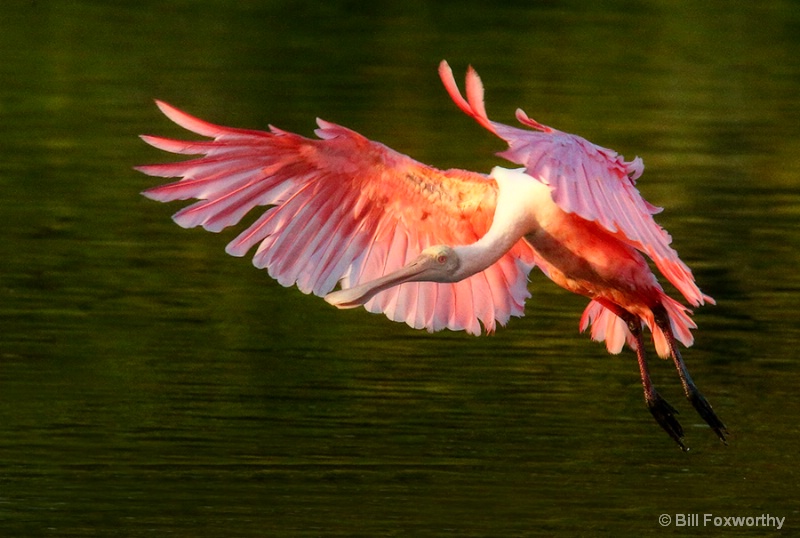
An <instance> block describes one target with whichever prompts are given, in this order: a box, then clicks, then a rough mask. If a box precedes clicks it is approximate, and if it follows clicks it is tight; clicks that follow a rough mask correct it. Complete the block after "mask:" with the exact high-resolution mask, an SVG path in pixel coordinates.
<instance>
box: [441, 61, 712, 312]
mask: <svg viewBox="0 0 800 538" xmlns="http://www.w3.org/2000/svg"><path fill="white" fill-rule="evenodd" d="M439 76H440V77H441V79H442V82H443V83H444V86H445V88H446V89H447V92H448V93H449V94H450V97H451V98H452V99H453V101H454V102H455V103H456V105H457V106H458V107H459V108H460V109H461V110H462V111H464V112H465V113H466V114H468V115H469V116H471V117H472V118H474V119H475V120H476V121H477V122H478V123H479V124H480V125H482V126H483V127H485V128H486V129H488V130H489V131H491V132H492V133H494V134H496V135H497V136H498V137H500V138H502V139H503V140H505V141H506V142H507V143H508V146H509V147H508V149H507V150H505V151H503V152H501V153H499V155H500V156H502V157H505V158H506V159H508V160H509V161H511V162H515V163H518V164H521V165H523V166H525V168H526V173H527V174H528V175H530V176H532V177H534V178H535V179H537V180H539V181H541V182H542V183H544V184H546V185H550V186H551V187H552V188H553V200H554V201H555V202H556V203H557V204H558V205H559V207H561V209H563V210H564V211H566V212H568V213H575V214H577V215H579V216H580V217H582V218H584V219H586V220H590V221H594V222H596V223H598V224H600V225H601V226H602V227H603V228H605V229H606V230H608V231H609V232H610V233H612V234H614V235H615V236H616V237H618V238H619V239H621V240H622V241H624V242H626V243H628V244H629V245H631V246H633V247H634V248H636V249H638V250H640V251H642V252H644V253H646V254H647V255H648V256H650V258H651V259H652V260H653V261H654V262H655V264H656V266H657V267H658V269H659V271H661V273H662V274H663V275H664V276H665V277H666V278H667V279H668V280H669V281H670V282H671V283H672V284H673V285H674V286H675V287H676V288H677V289H678V290H679V291H680V292H681V293H682V294H683V296H684V297H685V298H686V300H687V301H689V303H691V304H692V305H695V306H697V305H700V304H703V303H704V302H705V301H708V302H710V303H713V299H712V298H711V297H709V296H707V295H705V294H703V293H702V292H701V291H700V289H699V288H698V287H697V285H696V284H695V281H694V277H693V276H692V272H691V270H690V269H689V268H688V267H687V266H686V264H684V263H683V262H682V261H681V260H680V258H679V257H678V253H677V252H675V250H674V249H672V248H671V247H670V246H669V245H670V242H671V241H672V239H671V238H670V236H669V234H668V233H667V232H666V231H665V230H664V229H663V228H661V226H659V225H658V224H657V223H656V222H655V220H653V215H654V214H656V213H658V212H659V211H661V209H660V208H657V207H655V206H653V205H651V204H649V203H648V202H647V201H645V200H644V199H643V198H642V196H641V194H639V191H638V190H637V189H636V187H635V180H636V179H637V178H638V177H639V176H640V175H641V174H642V172H643V170H644V165H643V164H642V160H641V159H640V158H638V157H636V158H635V159H634V160H633V161H625V160H624V158H623V157H622V156H620V155H618V154H617V153H616V152H614V151H612V150H610V149H606V148H603V147H600V146H597V145H595V144H593V143H591V142H589V141H588V140H585V139H583V138H581V137H579V136H576V135H572V134H568V133H564V132H561V131H558V130H556V129H553V128H551V127H547V126H545V125H542V124H540V123H538V122H536V121H535V120H532V119H531V118H529V117H528V116H527V115H526V114H525V112H523V111H522V110H520V109H518V110H517V112H516V117H517V119H518V120H519V122H520V123H522V124H523V125H525V126H527V127H529V128H531V129H533V131H529V130H524V129H519V128H516V127H510V126H508V125H504V124H502V123H497V122H494V121H491V120H490V119H489V118H488V116H487V114H486V108H485V105H484V100H483V84H482V82H481V80H480V78H479V77H478V74H477V73H476V72H475V70H474V69H472V68H471V67H470V68H469V69H468V70H467V76H466V94H467V98H466V99H464V97H463V96H462V95H461V92H460V91H459V89H458V86H457V85H456V82H455V79H454V77H453V72H452V70H451V69H450V66H449V65H447V62H445V61H442V63H441V64H440V65H439Z"/></svg>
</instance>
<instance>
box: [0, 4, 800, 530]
mask: <svg viewBox="0 0 800 538" xmlns="http://www.w3.org/2000/svg"><path fill="white" fill-rule="evenodd" d="M0 30H2V31H1V32H0V53H2V54H1V56H0V57H2V61H0V77H2V78H0V80H1V81H2V84H0V118H2V129H0V189H2V197H0V212H1V213H0V214H2V215H3V225H2V228H0V234H2V235H0V258H1V259H2V260H3V262H2V265H1V266H0V320H1V321H2V326H0V534H2V535H3V536H114V535H117V536H143V535H149V536H383V535H397V536H520V535H554V534H568V535H614V536H618V535H635V536H641V535H646V534H653V535H663V534H670V533H673V534H678V533H684V532H686V531H690V533H692V534H695V533H696V534H703V535H705V534H710V533H715V534H719V533H722V532H725V534H727V535H731V534H755V535H760V534H771V533H772V532H774V531H773V529H772V528H767V529H765V528H764V527H763V526H762V527H754V528H745V529H741V528H731V527H714V526H713V520H711V522H709V523H708V525H709V526H706V527H702V526H701V527H700V528H697V529H687V528H685V527H679V526H676V525H675V522H676V520H677V515H678V514H701V517H700V520H701V522H702V519H703V517H702V514H712V516H721V517H725V516H728V517H730V516H753V517H755V516H760V515H762V514H770V515H772V516H778V517H781V518H785V520H784V523H783V529H784V532H786V531H787V530H788V531H790V532H791V531H794V532H797V529H800V503H798V493H799V492H798V481H800V476H799V473H798V471H797V464H796V461H795V459H796V454H797V448H798V445H799V444H800V428H798V417H799V416H800V396H798V391H797V387H798V385H799V384H800V383H799V382H800V367H799V366H798V363H797V361H796V355H797V350H798V348H800V330H798V323H797V321H798V303H799V302H800V278H799V277H798V272H797V267H798V262H799V261H800V259H799V258H800V256H798V246H800V239H799V236H798V232H800V226H799V225H800V128H798V117H800V114H799V112H800V106H798V105H800V97H798V96H800V9H798V5H797V3H796V2H790V1H785V2H777V1H775V2H773V1H770V2H752V3H744V2H742V3H736V5H734V4H733V3H727V2H707V3H698V2H627V1H609V2H598V3H596V4H593V5H591V6H590V5H587V3H585V2H532V3H527V2H519V3H516V5H512V6H510V7H491V8H488V7H486V6H484V5H482V4H480V3H477V2H437V3H426V2H411V3H406V4H399V3H394V2H371V3H369V4H363V3H358V2H326V3H320V5H316V4H313V3H302V2H255V1H250V2H248V1H243V2H235V3H234V2H222V1H217V2H204V3H193V2H182V1H160V2H132V3H129V4H125V5H123V4H119V3H116V2H100V1H94V2H92V1H74V2H55V1H48V0H36V1H22V0H11V2H7V5H5V4H4V7H3V14H2V18H0ZM442 58H447V59H448V60H449V61H450V62H451V64H452V65H453V66H454V68H455V69H456V70H457V71H463V68H464V67H465V66H466V65H467V64H468V63H472V64H474V65H475V66H476V67H477V68H478V69H479V70H480V72H481V74H482V76H483V78H484V81H485V82H486V85H487V91H488V95H487V100H488V107H489V113H490V115H492V116H493V117H494V118H495V119H497V120H500V121H506V122H511V121H513V118H512V114H513V110H514V108H515V107H517V106H522V107H523V108H525V109H526V110H527V111H528V113H529V114H530V115H531V116H532V117H535V118H537V119H538V120H540V121H542V122H544V123H547V124H550V125H553V126H555V127H558V128H561V129H564V130H567V131H571V132H576V133H579V134H582V135H584V136H586V137H588V138H589V139H591V140H593V141H595V142H597V143H600V144H602V145H605V146H609V147H613V148H614V149H617V150H618V151H620V152H621V153H623V154H625V155H627V156H628V157H629V158H630V157H633V156H634V155H640V156H641V157H643V158H644V160H645V163H646V165H647V167H648V168H647V171H646V172H645V175H644V177H643V178H642V180H641V181H640V188H641V190H642V191H643V192H644V194H645V196H646V197H647V198H648V199H649V200H651V201H652V202H654V203H656V204H659V205H664V206H666V207H667V210H666V211H665V213H664V214H662V215H661V216H660V217H659V221H660V222H661V223H662V224H664V225H665V226H666V227H667V228H668V229H669V230H670V232H671V233H672V235H673V237H674V238H675V246H676V247H677V248H678V250H679V252H680V253H681V255H682V257H683V258H684V260H686V261H687V262H688V263H689V264H690V265H691V266H692V267H693V268H694V271H695V274H696V276H697V278H698V281H699V282H700V285H701V287H703V289H704V290H705V291H706V292H708V293H710V294H711V295H713V296H714V297H715V298H716V299H717V301H718V303H719V304H718V306H716V307H705V308H702V309H700V310H699V311H698V312H697V313H696V321H697V322H698V324H699V325H700V330H699V331H698V332H697V343H696V345H695V346H694V347H693V348H691V349H690V350H687V352H686V353H685V357H686V359H687V361H688V363H689V365H690V368H691V369H692V372H693V373H694V375H695V379H696V381H697V382H698V384H699V385H700V386H701V387H702V388H703V389H704V391H705V393H706V395H707V396H708V398H709V399H710V400H711V401H712V403H713V404H714V406H715V409H716V410H717V411H718V413H719V414H720V416H721V417H722V418H723V420H724V421H725V422H726V423H727V425H728V426H729V428H730V430H731V432H732V435H731V440H730V446H727V447H725V446H722V445H721V444H720V443H719V442H717V441H716V440H715V438H714V436H713V434H712V433H711V432H710V431H709V430H708V428H707V427H706V426H705V425H704V424H702V423H701V422H700V420H699V419H698V418H697V417H696V416H695V414H694V413H693V412H692V410H691V409H690V408H689V406H688V405H687V404H686V403H685V402H684V401H683V400H682V398H681V394H680V387H679V384H678V382H677V379H676V376H675V375H674V371H673V369H672V367H671V366H670V365H669V364H667V363H657V364H654V365H653V368H654V376H655V379H656V382H657V383H658V385H659V386H660V387H662V392H663V394H664V395H665V397H667V398H668V399H669V400H671V401H672V403H673V404H675V405H676V406H678V408H679V410H680V411H682V415H681V419H682V421H683V423H684V426H685V428H686V430H687V432H686V433H687V442H688V444H689V445H690V446H691V447H692V451H691V452H689V453H686V454H685V453H681V452H680V451H679V450H678V449H677V448H676V447H675V446H674V444H673V443H672V442H671V441H670V440H669V438H668V437H667V436H666V435H665V434H664V433H663V432H662V431H661V430H660V429H659V428H658V426H657V425H656V424H655V423H654V422H653V421H652V419H651V418H650V416H649V414H648V413H647V411H646V409H645V408H644V406H643V403H642V397H641V389H640V386H639V380H638V373H637V368H636V364H635V361H634V358H633V356H632V354H631V353H630V352H626V353H624V354H623V355H621V356H619V357H610V356H608V355H607V354H606V353H605V350H604V348H603V346H601V345H598V344H594V343H591V342H590V341H589V339H588V337H587V336H586V335H579V334H577V330H576V329H577V322H578V318H579V316H580V313H581V311H582V309H583V306H584V300H582V299H581V298H578V297H572V296H569V295H568V294H566V293H565V292H562V291H561V290H559V289H556V288H555V287H554V286H553V285H552V284H550V283H549V282H548V281H547V280H546V279H544V278H543V277H541V276H540V275H533V276H532V282H531V289H532V291H533V298H532V299H531V300H530V301H529V303H528V317H526V318H524V319H514V320H513V321H512V322H511V323H510V326H509V327H508V328H506V329H501V330H499V331H498V333H497V334H496V335H494V336H492V337H483V338H473V337H467V336H465V335H463V334H456V333H440V334H435V335H429V334H427V333H424V332H415V331H412V330H411V329H409V328H407V327H405V326H403V325H399V324H393V323H390V322H388V321H387V320H386V319H385V318H383V317H381V316H374V315H369V314H367V313H365V312H363V311H358V312H352V311H351V312H338V311H335V310H334V309H333V308H331V307H329V306H328V305H326V304H325V303H324V302H323V301H321V300H319V299H318V298H314V297H307V296H304V295H302V294H300V293H299V292H297V291H296V290H294V289H284V288H282V287H280V286H279V285H277V284H276V283H274V282H272V281H271V280H270V279H269V278H268V276H267V275H266V274H265V273H263V272H259V271H256V270H255V269H253V268H252V267H251V266H250V264H249V263H248V262H247V261H245V260H239V259H234V258H229V257H227V256H226V255H225V254H224V252H223V246H224V244H225V243H226V242H227V241H228V240H230V239H231V238H232V237H233V235H234V233H235V232H223V233H222V234H221V236H218V235H213V234H208V233H205V232H202V231H196V230H192V231H186V230H182V229H180V228H178V227H177V226H175V225H173V224H172V223H171V222H170V220H169V215H170V214H171V213H172V212H174V211H175V210H177V206H172V207H166V206H163V205H160V204H155V203H152V202H150V201H147V200H145V199H143V198H142V197H140V196H139V194H138V193H139V191H140V190H142V189H144V188H146V187H148V186H151V185H152V184H153V181H152V180H151V179H149V178H146V177H145V176H142V175H140V174H137V173H136V172H134V171H132V170H131V167H132V166H133V165H136V164H142V163H147V162H154V161H158V160H160V159H162V158H163V156H162V155H160V154H158V153H157V152H155V151H154V150H152V149H150V148H147V147H146V146H145V145H144V144H142V143H141V142H140V141H139V140H138V139H137V138H136V135H138V134H140V133H143V132H149V133H158V134H166V135H178V134H180V131H179V130H178V129H177V128H175V127H174V126H172V125H170V124H169V123H168V122H167V121H166V120H164V119H163V118H161V117H160V116H159V114H158V113H157V111H156V109H155V107H154V106H153V104H152V101H151V99H152V98H154V97H158V98H161V99H165V100H167V101H170V102H172V103H174V104H175V105H178V106H180V107H182V108H185V109H187V110H189V111H191V112H193V113H195V114H198V115H200V116H202V117H205V118H207V119H209V120H212V121H217V122H220V123H227V124H231V125H237V126H243V127H254V128H263V127H265V126H266V124H267V123H273V124H275V125H278V126H280V127H283V128H285V129H290V130H295V131H298V132H301V133H304V134H310V133H311V131H312V128H313V118H314V117H315V116H321V117H324V118H326V119H328V120H331V121H336V122H340V123H343V124H345V125H348V126H350V127H352V128H355V129H357V130H359V131H361V132H362V133H364V134H365V135H367V136H369V137H371V138H374V139H378V140H381V141H383V142H384V143H387V144H389V145H390V146H392V147H395V148H397V149H398V150H400V151H403V152H406V153H409V154H411V155H413V156H414V157H416V158H418V159H420V160H422V161H425V162H429V163H431V164H434V165H437V166H439V167H450V166H459V167H464V168H472V169H476V170H489V169H490V168H491V167H492V166H494V165H496V164H502V162H501V161H500V160H499V159H497V158H495V157H493V156H492V153H493V152H494V151H498V150H500V149H502V146H501V145H500V144H499V143H498V142H496V141H495V140H494V139H492V137H491V136H489V135H487V134H486V133H484V132H482V131H481V129H480V128H478V127H477V126H475V125H473V124H472V123H471V122H470V121H469V120H468V119H467V118H465V117H463V116H462V115H461V114H460V113H459V112H458V111H457V110H456V109H455V107H454V106H453V105H452V104H451V103H450V102H449V100H448V99H447V97H446V95H445V93H444V91H443V90H442V89H441V87H440V85H439V82H438V79H437V76H436V71H435V69H436V65H437V63H438V62H439V60H441V59H442ZM660 514H668V515H670V516H671V517H672V518H673V521H672V524H671V525H669V526H667V527H662V526H661V525H660V524H659V521H658V517H659V515H660Z"/></svg>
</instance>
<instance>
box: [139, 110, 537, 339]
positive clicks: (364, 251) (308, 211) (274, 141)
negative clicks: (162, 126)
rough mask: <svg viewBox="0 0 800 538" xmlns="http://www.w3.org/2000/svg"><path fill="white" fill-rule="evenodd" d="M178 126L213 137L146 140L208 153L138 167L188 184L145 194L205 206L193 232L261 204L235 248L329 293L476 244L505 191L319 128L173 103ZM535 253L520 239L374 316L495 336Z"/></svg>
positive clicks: (376, 301) (376, 307) (410, 290)
mask: <svg viewBox="0 0 800 538" xmlns="http://www.w3.org/2000/svg"><path fill="white" fill-rule="evenodd" d="M157 104H158V107H159V108H160V109H161V111H162V112H163V113H164V114H165V115H166V116H167V117H168V118H170V119H171V120H172V121H174V122H175V123H177V124H178V125H180V126H182V127H184V128H186V129H188V130H190V131H193V132H195V133H197V134H200V135H203V136H206V137H210V138H212V140H200V141H180V140H172V139H167V138H162V137H155V136H143V137H142V138H143V139H144V140H145V142H147V143H148V144H150V145H152V146H154V147H156V148H159V149H162V150H165V151H169V152H172V153H179V154H189V155H202V157H199V158H195V159H191V160H188V161H182V162H175V163H169V164H155V165H147V166H140V167H138V168H137V170H140V171H141V172H144V173H145V174H148V175H152V176H160V177H178V178H181V179H180V180H179V181H176V182H174V183H169V184H166V185H162V186H159V187H155V188H151V189H148V190H146V191H145V192H144V193H143V194H144V195H145V196H147V197H148V198H152V199H154V200H159V201H162V202H168V201H173V200H187V199H192V198H194V199H198V200H199V201H198V202H195V203H193V204H192V205H189V206H188V207H185V208H184V209H182V210H180V211H178V212H177V213H176V214H175V215H174V216H173V218H174V220H175V222H177V223H178V224H179V225H181V226H183V227H184V228H191V227H195V226H202V227H203V228H205V229H206V230H209V231H213V232H218V231H220V230H222V229H223V228H226V227H228V226H232V225H235V224H237V223H238V222H239V221H240V220H241V219H242V217H243V216H244V215H245V214H246V213H248V212H249V211H251V210H252V209H254V208H255V207H256V206H272V207H269V208H268V209H267V210H266V211H265V212H264V213H263V215H261V217H260V218H258V219H257V220H256V221H255V222H254V223H253V224H252V225H250V226H249V227H248V228H247V229H246V230H244V231H243V232H242V233H241V234H239V236H238V237H236V238H235V239H234V240H233V241H231V242H230V243H229V244H228V246H227V249H226V250H227V252H228V253H229V254H231V255H234V256H244V255H245V254H246V253H247V252H248V251H249V250H250V249H251V248H252V247H255V246H257V249H256V252H255V255H254V258H253V263H254V265H255V266H256V267H259V268H266V269H267V270H268V271H269V274H270V276H272V277H273V278H275V279H276V280H278V282H280V283H281V284H282V285H284V286H291V285H293V284H296V285H297V287H298V288H299V289H300V290H301V291H302V292H304V293H314V294H315V295H319V296H324V295H325V294H327V293H328V292H330V291H331V290H333V288H334V287H335V286H336V283H337V282H339V281H340V280H341V282H342V285H343V286H345V287H349V286H351V285H354V284H356V283H359V282H364V281H368V280H372V279H375V278H377V277H380V276H382V275H383V274H385V273H387V272H389V271H392V270H395V269H398V268H400V267H402V266H403V265H405V264H406V263H408V262H409V261H411V260H412V259H414V258H415V257H416V256H417V255H418V254H419V253H420V252H421V251H422V250H423V249H424V248H426V247H428V246H431V245H435V244H449V245H463V244H469V243H474V242H475V241H477V240H478V239H479V238H480V237H481V236H482V235H484V234H485V233H486V231H487V230H488V229H489V226H490V224H491V221H492V216H493V214H494V208H495V203H496V197H497V185H496V183H495V182H494V180H492V179H491V178H488V177H487V176H483V175H481V174H476V173H472V172H467V171H462V170H446V171H441V170H437V169H435V168H432V167H430V166H426V165H424V164H422V163H419V162H417V161H414V160H413V159H411V158H409V157H407V156H405V155H402V154H400V153H397V152H395V151H393V150H392V149H390V148H388V147H386V146H383V145H381V144H378V143H376V142H372V141H370V140H368V139H366V138H365V137H363V136H362V135H360V134H358V133H356V132H354V131H351V130H349V129H346V128H344V127H341V126H339V125H336V124H333V123H329V122H326V121H323V120H317V123H318V125H319V129H317V130H316V133H317V135H318V136H319V137H320V139H309V138H305V137H302V136H299V135H296V134H293V133H289V132H286V131H282V130H280V129H276V128H274V127H270V131H269V132H263V131H253V130H244V129H233V128H229V127H222V126H219V125H213V124H210V123H207V122H205V121H203V120H200V119H197V118H194V117H192V116H190V115H188V114H186V113H184V112H182V111H180V110H178V109H176V108H174V107H172V106H170V105H168V104H166V103H163V102H157ZM532 265H533V253H532V251H531V249H530V247H528V246H527V244H526V243H525V242H524V241H520V242H519V243H518V244H517V245H516V246H515V247H514V249H512V250H511V251H509V252H508V253H507V254H506V255H505V256H504V257H503V258H501V259H500V260H499V261H498V262H497V263H495V264H494V265H492V266H491V267H489V268H488V269H486V270H485V271H483V272H481V273H478V274H476V275H474V276H472V277H470V278H468V279H465V280H463V281H461V282H458V283H455V284H436V283H431V282H421V283H408V284H403V285H402V286H398V287H396V288H393V289H390V290H387V291H385V292H382V293H380V294H378V295H376V296H375V297H374V298H373V299H372V300H370V301H369V302H368V303H367V304H366V305H365V307H366V308H367V309H368V310H369V311H371V312H383V313H385V314H386V315H387V316H388V317H389V318H390V319H392V320H394V321H405V322H406V323H408V324H409V325H411V326H412V327H415V328H422V327H425V328H427V329H428V330H431V331H433V330H438V329H442V328H444V327H447V328H450V329H452V330H462V329H465V330H467V331H469V332H470V333H474V334H479V333H480V332H481V327H480V324H479V321H480V323H482V324H483V325H484V327H485V329H486V330H487V331H493V330H494V328H495V320H497V321H499V322H500V323H501V324H505V323H506V322H507V321H508V319H509V317H510V316H511V315H515V316H520V315H522V314H523V309H524V302H525V299H526V298H527V297H529V296H530V295H529V293H528V291H527V274H528V271H530V268H531V267H532Z"/></svg>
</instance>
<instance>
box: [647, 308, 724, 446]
mask: <svg viewBox="0 0 800 538" xmlns="http://www.w3.org/2000/svg"><path fill="white" fill-rule="evenodd" d="M653 316H654V317H655V322H656V325H658V328H659V329H661V332H663V333H664V336H666V337H667V343H668V344H669V353H670V355H671V356H672V361H673V362H674V363H675V368H676V369H677V370H678V376H679V377H680V378H681V384H682V385H683V392H684V393H685V394H686V398H687V399H688V400H689V401H690V402H692V406H693V407H694V408H695V409H696V410H697V412H698V413H699V414H700V416H701V417H702V418H703V420H705V421H706V423H707V424H708V425H709V426H711V429H712V430H714V433H716V434H717V436H718V437H719V439H720V441H722V442H723V443H725V444H726V445H727V444H728V442H727V441H726V440H725V435H726V434H727V433H728V430H727V428H725V424H723V423H722V421H721V420H720V419H719V417H717V414H716V413H714V410H713V409H712V408H711V404H710V403H708V400H706V398H705V396H703V395H702V393H701V392H700V391H699V390H698V389H697V386H696V385H695V384H694V381H692V376H691V375H689V370H688V369H687V368H686V364H685V363H684V362H683V357H681V353H680V351H679V350H678V346H677V344H676V343H675V336H674V335H673V334H672V325H671V323H670V321H669V315H668V314H667V311H666V310H665V309H664V307H663V306H658V307H656V308H653Z"/></svg>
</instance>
